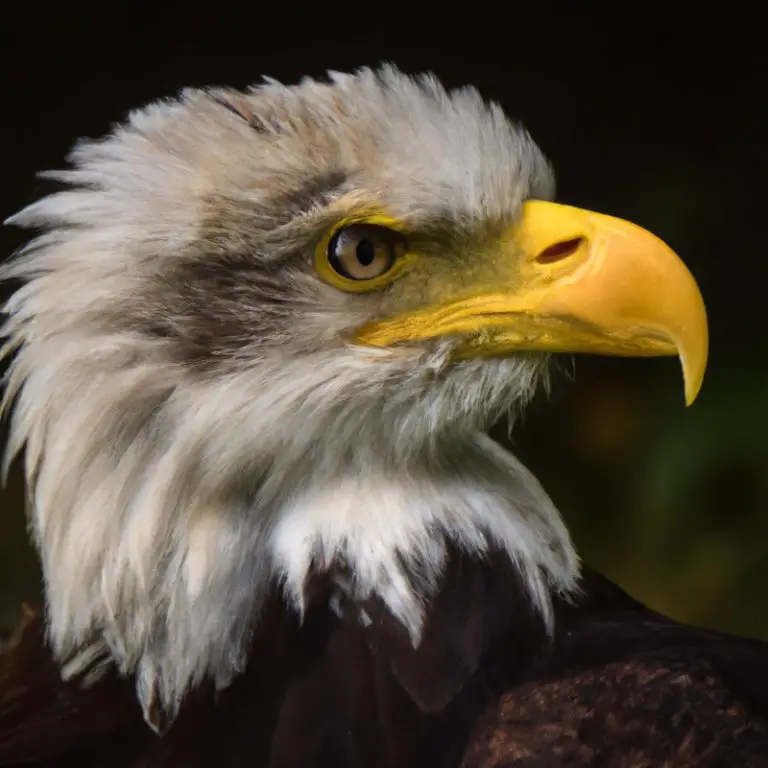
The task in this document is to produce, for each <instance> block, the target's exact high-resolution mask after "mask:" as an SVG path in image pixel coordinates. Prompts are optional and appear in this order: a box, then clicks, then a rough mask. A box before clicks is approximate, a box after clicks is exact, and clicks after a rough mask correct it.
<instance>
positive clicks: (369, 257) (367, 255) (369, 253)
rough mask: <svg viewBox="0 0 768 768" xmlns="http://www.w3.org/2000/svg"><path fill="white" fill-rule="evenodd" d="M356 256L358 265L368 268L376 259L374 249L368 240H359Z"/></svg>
mask: <svg viewBox="0 0 768 768" xmlns="http://www.w3.org/2000/svg"><path fill="white" fill-rule="evenodd" d="M356 255H357V260H358V261H359V262H360V264H362V265H363V266H364V267H370V266H371V264H373V260H374V259H375V258H376V247H375V246H374V244H373V243H372V242H371V241H370V240H361V241H360V242H359V243H358V244H357V250H356Z"/></svg>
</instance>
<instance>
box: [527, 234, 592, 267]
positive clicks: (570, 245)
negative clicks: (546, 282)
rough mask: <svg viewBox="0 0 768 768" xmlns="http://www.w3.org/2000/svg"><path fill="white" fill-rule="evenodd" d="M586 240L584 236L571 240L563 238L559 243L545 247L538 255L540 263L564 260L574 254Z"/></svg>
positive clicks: (537, 259)
mask: <svg viewBox="0 0 768 768" xmlns="http://www.w3.org/2000/svg"><path fill="white" fill-rule="evenodd" d="M583 242H584V238H583V237H572V238H571V239H570V240H562V241H561V242H559V243H555V244H554V245H550V246H549V248H545V249H544V250H543V251H542V252H541V253H540V254H539V255H538V256H537V257H536V261H537V262H538V263H539V264H553V263H554V262H556V261H562V260H563V259H567V258H568V257H569V256H572V255H573V254H574V253H576V251H578V250H579V247H580V246H581V244H582V243H583Z"/></svg>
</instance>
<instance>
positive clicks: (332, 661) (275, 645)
mask: <svg viewBox="0 0 768 768" xmlns="http://www.w3.org/2000/svg"><path fill="white" fill-rule="evenodd" d="M317 596H318V599H317V600H316V606H317V607H315V608H314V609H312V610H311V611H310V612H309V614H308V616H307V617H306V619H305V621H304V622H303V624H301V625H300V624H299V622H298V620H297V619H296V617H295V615H294V614H293V613H291V612H290V611H288V610H287V609H286V608H285V607H284V605H283V604H282V602H281V601H280V600H279V598H278V597H277V596H275V598H274V599H273V600H272V602H271V604H270V606H269V608H268V610H267V613H266V614H265V618H264V621H263V623H262V624H261V627H262V629H261V631H260V632H259V634H258V636H257V637H256V638H255V640H254V645H253V650H252V655H251V659H252V660H251V664H250V666H249V668H248V670H247V671H246V673H245V674H244V675H242V676H241V677H240V678H239V679H238V680H237V681H236V682H235V683H234V684H233V685H232V686H231V687H230V688H229V689H227V690H226V691H224V692H222V693H220V694H218V695H216V694H214V693H213V692H212V691H210V690H202V689H201V690H198V691H197V692H196V693H195V694H194V695H192V696H190V697H189V698H188V699H187V700H186V701H185V702H184V704H183V706H182V709H181V713H180V716H179V718H178V719H177V720H176V722H175V723H174V724H173V726H172V727H171V728H170V729H169V730H168V732H167V733H166V734H165V735H164V736H162V737H158V736H155V735H154V734H153V733H152V732H151V731H150V729H149V728H148V727H147V725H146V724H145V723H144V721H143V720H142V715H141V711H140V708H139V706H138V704H136V703H135V695H134V690H133V686H132V684H131V682H130V681H123V680H119V679H117V678H116V677H113V676H112V677H108V678H107V679H104V680H102V681H101V682H99V683H97V684H95V685H93V686H92V687H90V688H88V689H82V688H80V687H79V686H77V685H75V684H65V683H63V682H61V680H60V677H59V672H58V669H57V666H56V665H55V664H54V662H53V661H52V659H51V657H50V655H49V653H48V652H47V651H46V649H45V647H44V643H43V641H42V627H41V621H40V619H39V617H37V616H34V615H31V614H30V615H28V616H27V617H26V619H25V622H24V624H23V626H22V627H21V629H20V631H19V633H18V634H17V636H16V638H15V639H14V641H13V642H12V644H11V646H10V648H9V649H8V650H7V652H6V653H5V654H4V658H3V664H2V669H1V671H0V765H2V766H10V765H29V766H37V767H39V768H44V767H45V768H52V767H53V766H70V765H71V766H78V767H79V768H90V767H91V766H94V767H95V766H109V767H110V768H122V767H123V766H124V767H125V768H129V767H130V768H138V766H141V767H142V768H166V767H170V766H184V768H197V767H198V766H199V767H200V768H202V766H209V765H216V766H219V767H221V768H224V767H225V766H232V768H234V767H235V766H268V767H269V768H299V767H300V766H301V767H302V768H317V767H318V766H326V765H328V766H336V767H337V768H410V767H411V766H414V768H415V766H430V768H431V767H433V766H434V768H443V767H445V768H448V767H449V766H452V767H454V768H458V767H459V766H461V768H501V766H510V767H511V766H525V767H526V768H532V767H533V766H559V765H575V766H580V765H584V766H587V765H604V766H616V767H617V768H623V767H624V766H627V767H628V766H633V767H634V766H637V767H638V768H639V767H641V766H654V767H655V766H669V768H672V766H720V765H722V766H763V765H768V701H767V699H766V693H765V691H766V689H767V688H768V649H766V647H765V646H763V645H761V644H759V643H754V642H750V641H744V640H738V639H734V638H729V637H725V636H722V635H718V634H715V633H710V632H706V631H701V630H696V629H692V628H687V627H683V626H680V625H678V624H675V623H674V622H671V621H669V620H667V619H665V618H664V617H661V616H658V615H656V614H654V613H652V612H650V611H648V610H646V609H645V608H643V607H642V606H641V605H639V604H638V603H636V602H634V601H633V600H631V599H630V598H629V597H627V596H626V595H624V594H623V593H622V592H621V591H620V590H619V589H618V588H616V587H614V586H613V585H611V584H610V583H608V582H606V581H605V580H603V579H601V578H600V577H598V576H596V575H588V576H587V577H586V578H585V581H584V596H583V598H581V600H580V602H579V603H578V604H576V605H567V604H565V603H563V604H561V605H559V606H558V617H557V618H558V622H557V627H558V629H557V631H556V634H555V637H554V638H553V639H552V641H551V642H548V641H547V640H546V638H545V636H544V634H543V629H542V626H541V624H540V622H539V620H538V619H537V618H536V616H535V614H534V613H533V612H532V611H530V610H529V609H528V608H527V605H526V600H525V598H524V597H523V596H522V593H521V592H520V590H519V589H518V588H517V586H516V576H515V573H514V570H513V569H512V567H511V566H508V565H506V566H505V564H504V560H503V559H501V558H498V559H494V558H492V559H491V560H490V561H488V562H486V563H480V562H477V561H473V560H470V559H469V558H466V557H464V556H460V555H458V554H457V553H454V555H453V557H452V560H451V567H450V568H449V570H448V572H447V574H446V580H445V582H444V584H443V589H442V591H441V592H440V594H439V596H438V598H437V600H436V602H435V604H434V606H433V609H432V612H431V614H430V623H429V628H428V631H427V634H426V637H425V640H424V642H423V644H422V646H421V647H420V649H419V650H417V651H413V650H410V646H409V645H408V642H407V639H406V637H405V636H404V635H403V634H401V630H400V629H399V628H398V625H397V624H396V623H395V622H394V621H391V620H390V619H389V618H388V616H387V614H386V612H385V611H379V610H377V606H375V605H367V606H365V608H366V611H367V612H368V613H369V615H370V616H371V618H372V619H373V623H372V624H371V625H370V626H369V627H368V628H363V627H362V626H361V625H360V624H359V622H358V621H357V619H356V618H355V617H354V613H355V610H356V609H357V608H359V606H351V607H350V608H351V611H350V615H351V620H345V619H339V618H338V617H337V616H336V615H335V614H334V613H332V612H331V611H330V610H328V609H327V608H325V605H326V601H325V600H324V599H323V598H324V594H323V584H322V583H321V582H318V588H317Z"/></svg>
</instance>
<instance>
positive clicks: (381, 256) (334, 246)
mask: <svg viewBox="0 0 768 768" xmlns="http://www.w3.org/2000/svg"><path fill="white" fill-rule="evenodd" d="M407 250H408V246H407V243H406V240H405V237H403V235H402V234H400V233H399V232H396V231H395V230H393V229H389V228H388V227H382V226H379V225H377V224H351V225H350V226H348V227H344V228H343V229H340V230H338V231H337V232H336V233H335V234H334V235H333V237H331V239H330V241H329V242H328V264H329V265H330V267H331V269H333V271H334V272H336V274H337V275H340V276H341V277H343V278H346V279H347V280H356V281H365V280H375V279H376V278H378V277H383V276H384V275H386V274H387V273H388V272H389V271H390V270H391V269H392V268H393V267H394V266H395V264H396V262H397V261H398V259H400V258H402V257H403V256H404V255H405V254H406V252H407Z"/></svg>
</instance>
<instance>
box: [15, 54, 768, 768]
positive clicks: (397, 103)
mask: <svg viewBox="0 0 768 768" xmlns="http://www.w3.org/2000/svg"><path fill="white" fill-rule="evenodd" d="M47 175H48V176H49V177H53V178H55V179H56V180H58V181H60V182H63V183H64V185H65V188H64V190H63V191H59V192H56V193H54V194H51V195H49V196H47V197H44V198H43V199H41V200H40V201H39V202H37V203H34V204H33V205H31V206H29V207H27V208H25V209H24V210H22V211H21V212H20V213H18V214H16V215H15V216H14V217H13V218H12V219H11V220H10V221H9V222H8V223H9V224H12V225H16V226H19V227H24V228H30V229H40V230H42V232H41V233H38V234H37V235H35V236H33V238H32V239H31V240H30V242H29V244H28V245H27V246H26V247H25V248H24V249H23V250H22V251H20V252H19V253H18V254H17V255H16V256H15V257H14V258H13V259H12V260H11V261H9V262H8V263H7V264H6V265H4V266H3V267H2V269H1V271H0V277H1V278H3V279H8V280H15V281H18V282H19V284H20V286H21V287H19V288H18V289H17V290H16V292H15V293H14V294H13V295H12V296H11V298H10V299H9V300H8V302H7V304H6V306H5V315H6V318H5V323H4V325H3V327H2V331H1V333H2V338H3V340H4V346H3V348H2V354H3V356H4V357H6V358H7V360H8V373H7V376H6V379H5V391H4V400H3V410H4V413H5V414H6V415H7V416H8V418H9V423H10V432H9V434H10V437H9V444H8V448H7V455H6V462H7V463H10V462H11V461H12V460H13V459H14V458H15V457H16V456H19V455H21V454H23V456H24V471H25V474H26V481H27V486H28V496H29V510H28V514H29V524H30V529H31V532H32V535H33V538H34V541H35V544H36V546H37V547H38V550H39V555H40V559H41V564H42V570H43V576H44V586H45V612H44V615H42V616H40V615H37V614H35V613H33V612H27V613H26V614H25V617H24V620H23V622H22V624H21V626H20V627H19V629H18V631H17V632H16V634H15V635H14V637H13V638H12V639H11V641H10V642H9V643H8V644H7V647H6V648H5V650H4V651H3V653H2V655H0V766H9V765H17V764H25V765H30V766H39V767H40V768H43V767H46V768H47V767H52V766H63V765H67V766H68V765H73V766H74V765H76V766H81V767H84V768H87V767H88V766H104V765H107V766H111V767H116V768H120V767H125V768H128V767H131V768H132V767H134V766H143V767H145V768H147V767H151V768H161V767H164V766H185V768H196V767H197V766H200V767H201V768H202V766H208V765H212V764H216V765H226V766H233V767H234V766H246V765H247V766H251V765H258V766H262V765H263V766H268V767H269V768H299V767H302V768H304V767H306V768H318V767H319V766H330V765H332V766H337V767H338V768H363V767H364V768H411V767H413V768H415V767H416V766H430V768H459V767H461V768H492V767H493V766H496V767H498V768H500V766H525V767H526V768H531V767H532V766H558V765H606V766H608V765H610V766H646V765H653V766H656V765H667V766H684V765H685V766H687V765H697V766H703V765H729V766H730V765H734V766H735V765H766V764H768V694H766V690H768V649H766V647H765V646H764V645H762V644H760V643H757V642H754V641H748V640H745V639H739V638H734V637H730V636H725V635H721V634H717V633H714V632H710V631H706V630H701V629H696V628H692V627H687V626H683V625H680V624H678V623H676V622H674V621H672V620H670V619H667V618H665V617H663V616H661V615H658V614H656V613H654V612H652V611H650V610H648V609H646V608H645V607H644V606H642V605H641V604H639V603H637V602H635V601H634V600H633V599H631V598H630V597H628V596H627V595H625V594H624V593H623V592H622V591H621V590H620V589H619V588H618V587H616V586H615V585H613V584H611V583H610V582H608V581H607V580H606V579H604V578H603V577H601V576H599V575H598V574H596V573H594V572H592V571H590V570H589V569H587V568H584V567H582V566H581V564H580V561H579V558H578V555H577V553H576V552H575V550H574V547H573V545H572V543H571V540H570V537H569V535H568V531H567V529H566V527H565V525H564V523H563V521H562V519H561V517H560V515H559V513H558V511H557V509H556V508H555V506H554V505H553V503H552V501H551V500H550V499H549V497H548V496H547V494H546V493H545V491H544V490H543V489H542V487H541V486H540V484H539V483H538V482H537V480H536V478H535V477H534V476H533V475H532V474H531V473H530V472H529V471H528V470H527V469H526V468H525V467H524V466H523V465H522V464H521V463H520V462H519V461H518V460H517V459H516V458H515V456H513V455H512V454H511V453H509V452H508V451H507V450H505V449H504V448H502V447H501V446H500V445H498V444H496V443H495V442H493V441H492V440H491V439H490V438H489V437H488V436H487V434H486V432H487V429H488V428H489V427H490V425H491V424H493V423H494V422H495V421H496V420H497V419H499V418H500V417H503V416H509V417H510V418H512V419H514V417H515V416H516V415H517V414H519V413H520V412H521V411H522V410H523V409H524V408H525V406H526V404H527V403H528V402H529V400H530V399H531V397H532V396H533V395H534V394H535V393H536V392H537V391H538V390H539V389H540V388H541V387H545V386H546V385H547V381H548V377H549V372H550V360H551V358H552V356H553V355H557V354H560V353H565V354H570V353H594V354H607V355H627V356H655V355H677V356H678V357H679V358H680V361H681V363H682V368H683V376H684V384H685V388H684V389H685V399H686V402H687V403H689V404H690V403H692V402H693V401H694V399H695V398H696V395H697V393H698V391H699V389H700V387H701V384H702V380H703V377H704V371H705V368H706V363H707V351H708V335H707V318H706V312H705V309H704V302H703V300H702V297H701V294H700V292H699V289H698V287H697V285H696V282H695V280H694V278H693V277H692V276H691V274H690V272H689V271H688V269H687V268H686V267H685V265H684V264H683V262H682V261H681V260H680V259H679V258H678V257H677V256H676V255H675V254H674V253H673V252H672V251H671V250H670V249H669V248H668V247H667V246H666V245H665V244H664V243H663V242H661V241H660V240H658V239H657V238H656V237H654V236H653V235H651V234H650V233H649V232H647V231H645V230H643V229H641V228H639V227H637V226H635V225H633V224H630V223H628V222H625V221H622V220H619V219H616V218H612V217H610V216H605V215H601V214H597V213H593V212H589V211H584V210H581V209H577V208H572V207H568V206H564V205H560V204H557V203H555V202H553V201H552V197H553V189H554V182H553V175H552V170H551V168H550V166H549V164H548V163H547V161H546V160H545V158H544V157H543V156H542V154H541V152H540V150H539V149H538V148H537V146H536V145H535V143H534V142H533V140H532V139H531V138H530V137H529V135H528V134H527V133H526V132H525V130H524V129H523V128H521V127H520V126H517V125H515V124H513V123H512V122H510V121H509V120H508V119H507V118H506V117H505V116H504V114H503V113H502V111H501V110H500V108H499V107H498V106H497V105H495V104H488V103H486V102H484V101H483V100H482V99H481V98H480V96H479V95H478V93H477V92H476V91H475V90H473V89H470V88H467V89H461V90H457V91H452V92H447V91H446V90H444V89H443V87H442V86H441V85H440V84H439V83H438V82H437V80H436V79H435V78H434V77H432V76H421V77H410V76H406V75H404V74H402V73H400V72H399V71H397V70H396V69H395V68H393V67H382V68H380V69H378V70H369V69H364V70H360V71H358V72H356V73H354V74H339V73H332V74H331V75H330V76H329V78H328V81H327V82H318V81H314V80H304V81H302V82H301V83H299V84H298V85H295V86H284V85H281V84H279V83H277V82H275V81H268V82H265V83H264V84H261V85H258V86H255V87H253V88H252V89H250V90H248V91H246V92H239V91H234V90H230V89H225V88H217V89H191V90H187V91H184V92H183V93H182V94H181V95H180V96H179V98H177V99H175V100H170V101H163V102H158V103H156V104H152V105H150V106H148V107H146V108H144V109H140V110H137V111H135V112H133V113H132V114H131V115H130V116H129V118H128V119H127V121H126V122H125V124H124V125H122V126H120V127H118V128H116V129H115V130H114V131H113V132H112V133H111V134H110V135H109V136H108V137H106V138H105V139H103V140H100V141H87V142H81V143H79V144H78V145H77V146H76V147H75V149H74V150H73V151H72V153H71V156H70V166H69V167H68V169H66V170H62V171H57V172H55V173H48V174H47Z"/></svg>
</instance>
